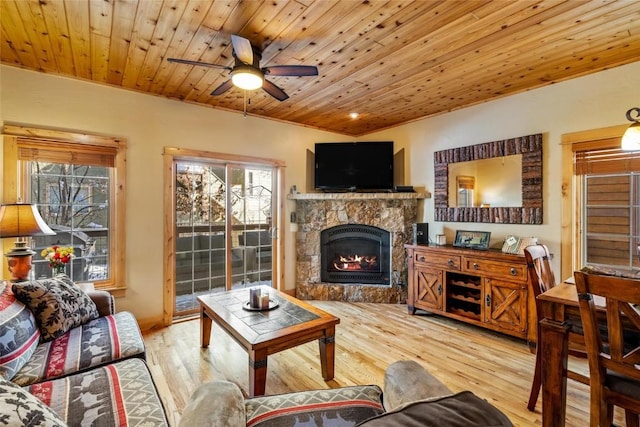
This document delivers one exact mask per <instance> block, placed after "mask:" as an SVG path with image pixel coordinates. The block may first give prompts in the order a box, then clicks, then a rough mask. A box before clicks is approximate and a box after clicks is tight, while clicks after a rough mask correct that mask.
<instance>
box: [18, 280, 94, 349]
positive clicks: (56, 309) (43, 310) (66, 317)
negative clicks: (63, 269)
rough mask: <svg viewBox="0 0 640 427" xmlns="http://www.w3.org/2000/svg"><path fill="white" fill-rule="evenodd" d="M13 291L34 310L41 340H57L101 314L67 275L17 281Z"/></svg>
mask: <svg viewBox="0 0 640 427" xmlns="http://www.w3.org/2000/svg"><path fill="white" fill-rule="evenodd" d="M13 293H14V294H15V295H16V298H18V299H19V300H20V301H22V302H23V303H24V304H25V305H26V306H27V307H29V309H30V310H31V311H32V312H33V315H34V316H35V318H36V321H37V323H38V327H39V328H40V334H41V338H40V341H42V342H44V341H51V340H53V339H56V338H58V337H59V336H61V335H64V334H65V333H66V332H67V331H69V330H70V329H73V328H75V327H76V326H80V325H84V324H85V323H87V322H88V321H90V320H92V319H97V318H98V316H99V315H98V309H97V307H96V305H95V304H94V302H93V301H92V300H91V298H89V296H88V295H87V294H86V293H85V292H84V291H83V290H82V289H80V288H79V287H78V286H76V285H75V284H74V283H73V282H72V281H71V279H69V277H68V276H67V275H65V274H58V275H57V276H55V277H53V278H51V279H43V280H34V281H30V282H19V283H15V284H14V285H13Z"/></svg>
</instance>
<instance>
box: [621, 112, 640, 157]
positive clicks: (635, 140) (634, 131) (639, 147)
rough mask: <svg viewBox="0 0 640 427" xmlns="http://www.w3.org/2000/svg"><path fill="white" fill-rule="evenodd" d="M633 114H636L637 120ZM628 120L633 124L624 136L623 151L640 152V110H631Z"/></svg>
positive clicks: (628, 113)
mask: <svg viewBox="0 0 640 427" xmlns="http://www.w3.org/2000/svg"><path fill="white" fill-rule="evenodd" d="M633 114H635V118H634V117H633ZM627 120H629V121H630V122H633V123H632V124H631V126H629V127H628V128H627V130H626V131H624V134H623V135H622V149H623V150H624V151H640V108H638V107H635V108H631V109H629V111H627Z"/></svg>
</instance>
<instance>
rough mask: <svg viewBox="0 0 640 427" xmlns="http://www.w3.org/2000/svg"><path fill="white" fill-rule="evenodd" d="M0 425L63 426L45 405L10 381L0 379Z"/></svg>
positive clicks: (58, 418)
mask: <svg viewBox="0 0 640 427" xmlns="http://www.w3.org/2000/svg"><path fill="white" fill-rule="evenodd" d="M0 425H4V426H41V427H64V426H66V424H65V422H64V421H63V420H62V419H61V418H60V417H59V416H58V414H56V413H55V412H53V411H52V410H51V409H50V408H49V407H48V406H47V405H45V404H44V403H42V402H41V401H40V400H38V399H37V398H36V397H34V396H33V395H31V394H29V393H27V392H26V391H24V389H22V387H19V386H17V385H15V384H13V383H12V382H10V381H7V380H3V379H0Z"/></svg>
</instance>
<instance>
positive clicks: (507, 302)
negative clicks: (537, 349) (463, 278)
mask: <svg viewBox="0 0 640 427" xmlns="http://www.w3.org/2000/svg"><path fill="white" fill-rule="evenodd" d="M484 292H485V297H484V304H485V307H484V310H483V312H484V322H485V323H490V324H492V325H495V326H497V327H499V328H500V329H503V330H508V331H514V332H521V333H524V332H526V330H527V287H526V285H523V284H522V283H512V282H507V281H504V280H499V279H490V278H485V279H484Z"/></svg>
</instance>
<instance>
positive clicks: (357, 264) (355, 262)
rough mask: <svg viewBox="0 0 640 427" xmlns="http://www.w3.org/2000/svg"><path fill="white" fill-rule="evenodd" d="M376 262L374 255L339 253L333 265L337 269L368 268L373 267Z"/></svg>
mask: <svg viewBox="0 0 640 427" xmlns="http://www.w3.org/2000/svg"><path fill="white" fill-rule="evenodd" d="M377 263H378V259H377V257H376V256H360V255H357V254H356V255H350V256H342V255H340V256H339V257H338V260H336V261H334V263H333V267H334V268H335V269H336V270H339V271H352V270H369V269H372V268H375V267H376V265H377Z"/></svg>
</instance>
